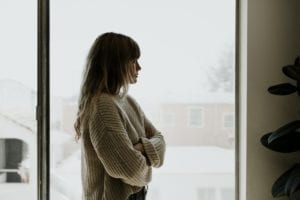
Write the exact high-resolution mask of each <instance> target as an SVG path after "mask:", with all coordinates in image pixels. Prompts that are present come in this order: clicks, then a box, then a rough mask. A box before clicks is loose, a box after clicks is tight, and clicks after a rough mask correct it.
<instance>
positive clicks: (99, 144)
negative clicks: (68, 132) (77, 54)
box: [75, 33, 165, 200]
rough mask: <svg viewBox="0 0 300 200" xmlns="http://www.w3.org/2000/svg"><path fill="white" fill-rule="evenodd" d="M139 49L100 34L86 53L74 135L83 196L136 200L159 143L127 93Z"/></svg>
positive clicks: (156, 162) (158, 160)
mask: <svg viewBox="0 0 300 200" xmlns="http://www.w3.org/2000/svg"><path fill="white" fill-rule="evenodd" d="M139 56H140V49H139V47H138V45H137V43H136V42H135V41H134V40H132V39H131V38H130V37H128V36H125V35H122V34H117V33H104V34H102V35H100V36H99V37H98V38H97V39H96V40H95V42H94V44H93V45H92V47H91V49H90V52H89V54H88V57H87V64H86V68H85V72H84V77H83V82H82V86H81V94H80V99H79V108H78V114H77V120H76V123H75V129H76V133H77V135H76V137H77V139H79V138H81V139H82V184H83V199H85V200H104V199H105V200H142V199H145V195H146V189H145V187H146V186H147V184H148V183H149V182H150V181H151V174H152V167H160V166H161V165H162V164H163V160H164V153H165V141H164V138H163V136H162V135H161V133H160V132H159V131H158V130H157V129H156V128H155V127H154V126H153V125H152V124H151V122H150V121H149V120H148V119H147V118H146V116H145V115H144V113H143V111H142V109H141V108H140V106H139V105H138V104H137V102H136V101H135V100H134V99H133V98H132V97H131V96H129V95H128V94H127V91H128V86H129V84H134V83H136V82H137V78H138V73H139V71H140V70H141V67H140V65H139V63H138V61H137V60H138V58H139Z"/></svg>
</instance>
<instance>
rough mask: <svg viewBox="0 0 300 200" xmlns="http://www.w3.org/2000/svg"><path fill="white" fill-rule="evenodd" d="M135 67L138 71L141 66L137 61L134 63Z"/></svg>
mask: <svg viewBox="0 0 300 200" xmlns="http://www.w3.org/2000/svg"><path fill="white" fill-rule="evenodd" d="M136 69H137V70H138V71H140V70H141V69H142V68H141V66H140V64H139V63H138V62H137V63H136Z"/></svg>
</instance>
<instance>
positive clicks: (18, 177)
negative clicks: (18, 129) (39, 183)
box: [0, 139, 30, 183]
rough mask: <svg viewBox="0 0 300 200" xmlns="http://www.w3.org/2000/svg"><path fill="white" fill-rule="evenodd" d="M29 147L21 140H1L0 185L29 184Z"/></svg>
mask: <svg viewBox="0 0 300 200" xmlns="http://www.w3.org/2000/svg"><path fill="white" fill-rule="evenodd" d="M28 159H29V157H28V145H27V144H25V143H24V142H23V141H22V140H19V139H0V183H28V182H29V180H30V166H29V163H30V162H29V160H28Z"/></svg>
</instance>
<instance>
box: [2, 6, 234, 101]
mask: <svg viewBox="0 0 300 200" xmlns="http://www.w3.org/2000/svg"><path fill="white" fill-rule="evenodd" d="M0 2H1V7H0V24H1V37H0V44H1V46H0V53H1V59H0V70H1V73H0V79H3V78H9V79H14V80H18V81H19V82H22V83H23V84H25V85H27V86H29V87H31V88H33V89H35V88H36V45H37V43H36V40H37V39H36V36H37V35H36V25H37V24H36V17H37V16H36V1H35V0H34V1H33V0H30V1H29V0H26V1H24V0H15V1H8V0H0ZM234 19H235V1H234V0H206V1H204V0H186V1H179V0H151V1H149V0H148V1H146V0H109V1H103V0H51V41H50V42H51V92H52V94H53V95H57V96H64V97H69V96H72V95H76V94H77V93H78V91H79V86H80V81H81V74H82V71H83V66H84V62H85V58H86V55H87V52H88V50H89V48H90V46H91V44H92V42H93V41H94V39H95V38H96V37H97V36H98V35H99V34H101V33H103V32H107V31H114V32H120V33H124V34H127V35H129V36H131V37H132V38H134V39H135V40H136V41H137V42H138V43H139V45H140V47H141V50H142V56H141V58H140V63H141V65H142V71H141V72H140V76H139V80H138V83H137V84H136V85H135V86H133V87H132V89H131V91H132V92H133V93H135V94H136V95H138V96H141V97H142V96H147V95H148V94H149V93H150V94H151V95H154V96H155V95H157V96H159V95H160V94H162V93H173V94H175V95H189V93H199V92H205V91H206V90H207V84H206V74H207V70H208V68H209V67H211V66H213V65H216V63H217V62H218V61H219V60H218V57H219V56H220V54H221V53H222V51H224V50H226V49H228V48H231V47H232V45H234V43H233V42H234V32H235V30H234V26H235V21H234ZM187 91H188V93H187Z"/></svg>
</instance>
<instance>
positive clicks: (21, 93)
mask: <svg viewBox="0 0 300 200" xmlns="http://www.w3.org/2000/svg"><path fill="white" fill-rule="evenodd" d="M0 4H1V6H0V24H1V37H0V44H1V46H0V54H1V59H0V97H1V98H0V199H1V200H2V199H3V200H19V199H30V200H35V199H37V171H38V170H37V151H36V149H37V139H36V137H37V131H36V119H35V107H36V99H37V92H36V91H37V81H36V80H37V63H36V61H37V42H36V41H37V1H32V0H29V1H22V0H14V1H8V0H0Z"/></svg>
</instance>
